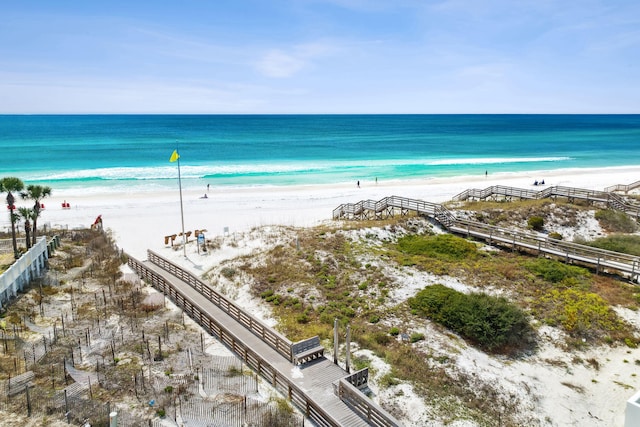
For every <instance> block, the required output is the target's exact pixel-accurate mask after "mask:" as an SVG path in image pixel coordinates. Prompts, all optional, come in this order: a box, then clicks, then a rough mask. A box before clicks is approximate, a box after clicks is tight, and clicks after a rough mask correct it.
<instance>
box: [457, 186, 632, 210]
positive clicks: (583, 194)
mask: <svg viewBox="0 0 640 427" xmlns="http://www.w3.org/2000/svg"><path fill="white" fill-rule="evenodd" d="M638 183H640V181H638ZM634 184H635V183H634ZM631 185H633V184H631ZM638 186H640V184H638ZM494 195H496V196H505V197H518V198H520V199H532V200H539V199H544V198H548V197H567V198H578V199H583V200H587V201H597V202H604V203H606V204H607V206H608V207H610V208H612V209H616V210H620V211H622V212H625V213H627V214H629V215H633V216H635V217H636V218H640V206H638V205H636V204H632V203H629V202H628V201H626V200H625V199H624V198H622V197H621V196H620V195H618V194H615V193H612V192H608V191H606V189H605V191H597V190H587V189H583V188H575V187H564V186H554V187H547V188H545V189H544V190H540V191H535V190H528V189H523V188H517V187H506V186H502V185H493V186H491V187H487V188H485V189H483V190H480V189H476V188H471V189H467V190H465V191H463V192H461V193H459V194H457V195H455V196H454V197H453V199H452V200H453V201H463V200H467V199H469V198H477V199H486V198H487V197H490V196H494Z"/></svg>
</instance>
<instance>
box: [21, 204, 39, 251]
mask: <svg viewBox="0 0 640 427" xmlns="http://www.w3.org/2000/svg"><path fill="white" fill-rule="evenodd" d="M18 212H19V213H20V216H21V217H22V218H23V219H24V234H25V235H26V239H25V240H26V242H27V250H29V248H30V247H31V241H30V239H29V234H30V233H31V221H33V223H34V224H35V221H36V215H35V212H34V210H33V209H31V208H25V207H19V208H18ZM34 233H35V226H34Z"/></svg>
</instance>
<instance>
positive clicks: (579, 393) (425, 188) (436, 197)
mask: <svg viewBox="0 0 640 427" xmlns="http://www.w3.org/2000/svg"><path fill="white" fill-rule="evenodd" d="M542 178H544V180H545V187H548V186H556V185H559V186H573V187H579V188H586V189H593V190H602V189H604V188H605V187H607V186H610V185H615V184H630V183H632V182H635V181H637V180H639V179H640V167H637V168H613V169H593V170H575V171H566V170H565V171H543V172H537V173H535V174H500V175H498V174H496V175H491V174H490V175H489V176H488V177H485V176H484V175H482V176H479V177H457V178H450V179H425V180H416V181H403V182H383V181H379V182H378V183H377V184H376V183H375V182H368V181H366V180H361V181H360V184H361V187H360V188H356V186H355V185H347V184H344V185H331V186H323V185H318V186H300V187H286V188H244V189H233V190H227V189H213V188H212V189H211V191H210V192H209V193H208V198H207V199H200V197H201V196H202V194H203V192H200V191H198V192H196V191H189V192H185V193H184V194H183V200H184V204H183V206H184V223H185V224H184V225H185V230H194V229H207V230H208V231H207V233H206V234H207V239H211V238H214V237H216V236H222V235H223V230H224V228H225V227H228V229H229V232H230V234H229V236H227V237H226V238H225V239H224V242H225V243H223V245H222V247H221V248H220V249H219V250H216V251H213V252H210V253H208V254H206V255H204V254H199V253H197V252H196V250H195V247H194V245H189V247H188V252H187V258H185V257H184V255H183V253H182V251H175V250H173V249H171V248H168V247H166V246H165V244H164V236H165V235H170V234H174V233H178V232H179V231H180V229H181V220H180V206H179V202H178V192H177V190H176V191H175V192H173V193H169V192H158V193H145V194H139V195H132V194H128V193H125V194H109V195H103V196H81V195H78V196H77V197H73V195H70V194H63V195H61V196H62V197H61V196H57V195H56V193H55V188H54V196H53V197H52V198H50V199H47V200H46V201H45V203H46V206H47V208H46V210H45V211H44V212H43V214H42V218H41V220H40V224H49V225H50V226H64V227H67V228H69V229H73V228H75V227H80V226H88V225H90V224H91V223H92V222H93V221H94V219H95V218H96V216H97V215H102V218H103V221H104V226H105V228H106V229H108V230H110V231H111V233H112V234H113V236H114V238H115V239H116V241H117V243H118V245H119V246H120V247H121V248H122V249H124V250H125V251H126V252H127V253H129V254H131V255H132V256H134V257H137V258H140V259H145V258H146V250H147V249H153V250H156V251H159V252H160V253H161V254H162V255H163V256H167V257H169V258H171V259H173V260H175V261H176V262H179V263H181V264H183V265H184V266H185V267H186V268H189V269H191V270H192V271H194V272H195V273H196V274H202V273H204V272H206V271H208V270H210V269H211V268H212V267H213V266H215V265H217V264H219V263H220V262H222V261H224V260H227V259H232V258H234V257H236V256H238V255H246V254H248V253H252V252H253V251H259V250H261V249H264V248H265V247H266V246H269V245H271V244H273V242H274V237H273V236H266V235H265V231H260V232H254V233H248V231H249V230H251V229H252V228H255V227H259V226H266V225H292V226H311V225H317V224H319V223H321V222H324V221H329V220H331V214H332V211H333V209H335V208H336V207H337V206H339V205H340V204H342V203H355V202H358V201H360V200H363V199H373V200H379V199H381V198H383V197H386V196H391V195H397V196H404V197H410V198H417V199H423V200H427V201H431V202H444V201H447V200H450V199H451V198H452V197H453V196H455V195H456V194H458V193H460V192H461V191H464V190H466V189H468V188H485V187H488V186H491V185H508V186H515V187H521V188H528V189H535V190H541V189H543V187H539V186H538V187H535V186H533V185H532V183H533V181H534V180H536V179H538V180H540V179H542ZM205 191H206V189H205ZM63 198H64V199H65V200H67V201H68V202H70V203H71V209H68V210H63V209H61V208H60V203H61V202H62V200H63ZM20 203H21V202H19V203H18V205H20ZM7 226H8V224H7V221H6V220H4V222H3V221H0V227H1V228H2V229H6V227H7ZM267 233H268V231H267ZM583 234H584V235H587V234H588V233H587V230H585V231H584V233H583ZM276 240H277V239H276ZM399 274H401V273H399ZM410 276H411V277H412V280H406V281H405V283H409V284H410V285H409V286H410V287H412V289H398V290H396V291H395V292H396V296H397V298H398V302H400V300H401V299H406V298H407V297H409V296H412V295H413V293H414V292H415V291H416V290H417V289H419V288H421V287H422V286H424V285H426V284H428V283H436V282H438V283H442V282H443V280H446V279H443V278H442V277H438V278H437V279H436V278H433V277H427V276H425V277H416V276H415V274H414V273H411V274H410ZM450 282H451V283H445V284H448V285H450V286H454V287H456V288H457V289H464V288H465V287H466V285H465V284H464V283H460V282H458V281H456V280H453V279H451V280H450ZM411 284H413V285H411ZM232 297H234V298H237V299H238V300H239V301H240V303H241V305H242V306H243V307H245V308H248V309H250V310H251V311H252V312H254V313H256V314H257V315H259V316H260V317H262V318H263V319H265V320H266V321H267V322H269V323H272V319H269V311H268V307H265V306H264V305H262V304H261V303H260V301H254V300H252V299H251V298H250V297H249V295H247V294H243V295H240V294H238V293H236V294H235V295H232ZM619 314H621V315H622V316H623V317H624V318H625V319H627V320H628V321H629V322H631V323H633V324H636V325H638V327H640V320H639V318H640V317H639V315H638V313H635V312H630V311H628V310H620V313H619ZM416 328H422V329H416V331H423V332H425V335H427V336H428V337H430V336H432V337H433V339H428V340H426V341H424V342H423V343H422V344H420V345H424V346H428V347H429V349H430V351H432V352H433V353H434V354H436V355H437V354H448V355H451V350H452V349H455V354H454V355H453V356H452V357H451V360H452V364H451V369H454V370H458V371H460V372H466V373H468V374H470V375H473V376H476V377H477V378H478V379H479V380H482V381H490V382H494V383H496V384H498V385H499V386H498V388H501V389H503V390H504V391H505V393H514V394H517V395H519V396H520V398H521V402H522V405H524V406H526V410H525V412H527V413H529V414H531V419H536V420H538V422H539V425H550V426H602V427H604V426H621V425H623V422H624V408H625V402H626V400H627V399H628V398H629V397H630V396H631V395H633V394H634V393H635V390H637V389H640V380H639V375H640V365H638V364H637V363H635V361H636V360H640V353H639V350H631V349H628V348H622V347H617V348H597V349H592V350H589V351H587V352H584V353H579V354H568V353H565V352H564V351H563V350H562V349H560V348H558V347H557V346H556V343H557V342H558V333H557V331H554V330H551V329H549V330H546V329H543V330H542V331H543V332H544V333H543V337H542V338H543V339H542V345H541V348H540V350H539V351H538V352H537V353H536V354H535V355H534V356H532V357H530V358H527V359H525V360H518V361H513V360H508V359H502V358H497V357H493V356H488V355H486V354H484V353H481V352H478V351H476V350H474V349H473V348H469V347H468V346H466V345H465V344H464V343H463V342H462V341H460V340H454V341H450V338H447V337H445V336H443V335H442V334H436V333H433V330H432V326H429V325H426V326H425V325H422V326H420V325H418V326H416ZM411 332H412V331H411ZM363 353H365V354H366V351H363ZM369 356H371V355H370V354H369ZM588 359H595V360H597V361H598V363H599V367H600V368H599V370H595V369H594V368H593V367H591V366H590V365H589V364H587V363H584V362H580V360H582V361H586V360H588ZM374 363H375V364H376V365H377V368H378V369H377V371H378V372H380V373H384V370H385V368H384V362H383V361H375V362H374ZM375 384H376V382H375V379H374V381H372V388H374V391H375V392H376V393H377V395H378V398H379V399H382V400H385V401H387V402H393V404H395V405H397V406H398V407H399V408H400V409H401V410H402V411H403V412H404V413H405V416H404V417H403V422H404V423H405V425H407V426H412V425H415V426H421V425H433V426H437V425H442V424H443V422H442V421H439V420H437V419H433V417H431V416H430V414H431V410H430V409H429V407H428V405H427V404H426V403H425V402H423V401H422V399H421V398H420V397H418V396H416V395H415V394H414V393H413V391H412V389H411V386H410V385H408V384H400V385H398V386H395V387H392V388H389V389H385V390H377V389H376V386H375ZM523 390H524V391H523ZM448 425H455V426H460V427H461V426H472V425H474V424H473V423H467V422H461V421H458V422H454V423H453V424H448ZM523 425H527V424H523ZM536 425H538V424H537V423H536Z"/></svg>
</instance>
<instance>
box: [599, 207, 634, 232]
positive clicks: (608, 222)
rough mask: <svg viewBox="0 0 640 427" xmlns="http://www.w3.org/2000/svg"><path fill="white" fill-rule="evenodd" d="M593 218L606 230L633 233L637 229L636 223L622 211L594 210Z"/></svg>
mask: <svg viewBox="0 0 640 427" xmlns="http://www.w3.org/2000/svg"><path fill="white" fill-rule="evenodd" d="M595 218H596V219H597V220H598V222H599V223H600V226H602V228H604V229H605V230H607V231H612V232H616V233H634V232H636V231H637V230H638V224H637V223H636V222H635V221H634V220H633V219H631V218H630V217H629V216H628V215H627V214H625V213H624V212H620V211H616V210H613V209H602V210H599V211H598V212H596V214H595Z"/></svg>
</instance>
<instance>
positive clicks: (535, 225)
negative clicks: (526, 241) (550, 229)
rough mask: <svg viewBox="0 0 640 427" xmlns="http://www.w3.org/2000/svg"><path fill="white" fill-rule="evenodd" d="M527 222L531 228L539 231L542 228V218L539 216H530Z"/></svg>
mask: <svg viewBox="0 0 640 427" xmlns="http://www.w3.org/2000/svg"><path fill="white" fill-rule="evenodd" d="M527 224H528V225H529V228H531V229H532V230H536V231H541V230H542V229H543V228H544V218H542V217H541V216H532V217H531V218H529V221H527Z"/></svg>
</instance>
